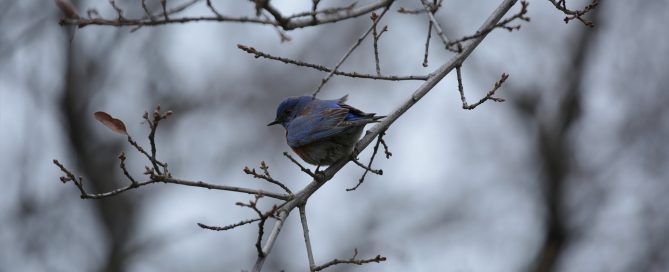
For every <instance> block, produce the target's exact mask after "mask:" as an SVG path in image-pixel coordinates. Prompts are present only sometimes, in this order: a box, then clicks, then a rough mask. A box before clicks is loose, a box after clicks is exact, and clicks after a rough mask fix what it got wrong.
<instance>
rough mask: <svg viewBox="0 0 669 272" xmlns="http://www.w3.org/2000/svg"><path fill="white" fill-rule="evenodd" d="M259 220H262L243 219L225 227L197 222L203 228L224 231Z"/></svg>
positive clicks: (258, 219)
mask: <svg viewBox="0 0 669 272" xmlns="http://www.w3.org/2000/svg"><path fill="white" fill-rule="evenodd" d="M257 221H260V218H253V219H248V220H242V221H239V222H237V223H235V224H230V225H227V226H224V227H216V226H209V225H205V224H202V223H197V225H198V226H199V227H200V228H203V229H208V230H215V231H224V230H231V229H234V228H236V227H241V226H243V225H246V224H251V223H253V222H257Z"/></svg>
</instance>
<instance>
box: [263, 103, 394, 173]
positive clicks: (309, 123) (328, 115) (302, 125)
mask: <svg viewBox="0 0 669 272" xmlns="http://www.w3.org/2000/svg"><path fill="white" fill-rule="evenodd" d="M347 98H348V95H346V96H344V97H342V98H339V99H337V100H320V99H316V98H314V97H311V96H300V97H289V98H286V100H284V101H283V102H281V104H280V105H279V107H278V108H277V110H276V119H275V120H274V121H272V122H271V123H269V124H267V125H268V126H271V125H276V124H281V125H282V126H283V127H284V128H285V129H286V140H287V142H288V145H289V146H290V148H291V149H293V151H295V153H296V154H297V155H298V156H300V158H302V159H303V160H304V161H305V162H307V163H310V164H313V165H317V166H322V165H331V164H333V163H335V162H336V161H338V160H340V159H342V158H344V157H345V156H348V155H350V154H351V152H352V151H353V147H354V145H355V143H356V142H357V141H358V139H359V138H360V135H361V134H362V130H363V129H364V128H365V125H367V124H369V123H374V122H378V120H379V119H381V118H384V117H385V116H375V115H376V114H375V113H365V112H362V111H361V110H358V109H356V108H354V107H351V106H349V105H347V104H345V103H344V102H346V99H347ZM316 169H318V168H316Z"/></svg>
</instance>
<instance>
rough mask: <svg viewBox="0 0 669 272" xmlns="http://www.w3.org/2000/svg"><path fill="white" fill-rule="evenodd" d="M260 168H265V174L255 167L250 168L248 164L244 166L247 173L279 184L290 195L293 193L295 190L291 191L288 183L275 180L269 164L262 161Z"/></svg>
mask: <svg viewBox="0 0 669 272" xmlns="http://www.w3.org/2000/svg"><path fill="white" fill-rule="evenodd" d="M260 169H261V170H263V173H264V174H258V173H257V172H256V169H255V168H249V167H248V166H246V167H244V173H246V174H247V175H251V176H252V177H254V178H257V179H262V180H265V181H267V182H269V183H272V184H274V185H277V186H279V187H281V189H283V190H284V191H286V193H288V195H293V192H291V191H290V189H288V187H287V186H286V185H284V184H283V183H281V182H280V181H278V180H275V179H273V178H272V176H271V175H270V174H269V166H267V164H266V163H265V161H262V162H260Z"/></svg>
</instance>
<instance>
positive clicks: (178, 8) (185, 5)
mask: <svg viewBox="0 0 669 272" xmlns="http://www.w3.org/2000/svg"><path fill="white" fill-rule="evenodd" d="M198 1H200V0H191V1H189V2H186V3H183V4H181V5H179V6H176V7H174V8H172V9H170V10H167V11H165V10H164V9H163V10H161V11H160V12H157V13H154V14H152V15H151V16H144V17H143V18H141V19H139V20H138V21H140V20H147V19H149V22H151V23H156V22H160V21H159V20H157V19H155V17H156V16H163V18H167V19H165V20H167V21H169V20H170V19H169V18H168V17H166V16H167V15H169V14H175V13H178V12H181V11H183V10H185V9H187V8H189V7H190V6H192V5H194V4H195V3H197V2H198ZM164 7H165V6H164ZM100 20H102V19H100ZM126 21H127V20H126ZM144 25H145V24H137V25H134V27H133V28H131V29H130V32H135V31H137V30H138V29H140V28H141V27H142V26H144ZM156 25H160V24H156ZM79 27H83V26H81V25H80V26H79Z"/></svg>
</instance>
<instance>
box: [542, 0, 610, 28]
mask: <svg viewBox="0 0 669 272" xmlns="http://www.w3.org/2000/svg"><path fill="white" fill-rule="evenodd" d="M548 2H550V3H551V4H553V6H555V7H556V8H557V9H558V10H560V11H562V13H564V14H566V15H567V16H566V17H564V22H565V23H569V21H571V20H574V19H577V20H579V21H581V23H583V24H584V25H586V26H589V27H593V26H595V25H594V24H593V23H592V21H590V20H586V19H583V15H586V14H587V13H589V12H590V11H592V10H593V9H595V8H596V7H597V5H599V0H592V1H591V2H590V4H588V5H586V6H585V7H584V8H583V9H580V10H577V9H575V10H571V9H568V8H567V3H566V2H567V1H566V0H548Z"/></svg>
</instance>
